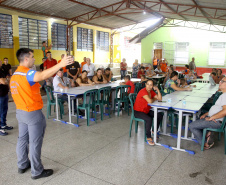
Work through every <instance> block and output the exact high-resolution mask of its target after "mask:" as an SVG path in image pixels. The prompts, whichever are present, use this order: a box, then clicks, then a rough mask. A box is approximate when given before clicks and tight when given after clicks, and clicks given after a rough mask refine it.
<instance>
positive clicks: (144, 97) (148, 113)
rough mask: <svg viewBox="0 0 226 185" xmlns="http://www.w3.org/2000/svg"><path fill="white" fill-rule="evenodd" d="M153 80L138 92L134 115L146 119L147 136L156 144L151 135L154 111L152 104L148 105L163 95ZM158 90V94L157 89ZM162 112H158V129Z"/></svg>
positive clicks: (149, 141)
mask: <svg viewBox="0 0 226 185" xmlns="http://www.w3.org/2000/svg"><path fill="white" fill-rule="evenodd" d="M153 84H154V83H153V81H152V80H148V81H147V83H146V87H145V88H143V89H141V90H140V91H139V93H138V94H137V98H136V101H135V103H134V116H135V117H136V118H140V119H143V120H145V122H146V124H145V130H146V137H147V142H148V144H149V145H155V143H154V141H153V140H152V137H151V131H150V130H151V126H152V121H153V118H154V111H152V110H150V109H151V106H149V105H148V103H153V102H154V101H155V100H159V101H161V100H162V95H161V93H160V91H159V89H158V87H156V86H154V85H153ZM154 90H155V91H157V94H156V93H155V91H154ZM162 117H163V116H162V114H161V113H158V114H157V129H158V128H159V125H160V123H161V121H162Z"/></svg>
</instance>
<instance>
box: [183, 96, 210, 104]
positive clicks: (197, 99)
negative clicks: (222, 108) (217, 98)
mask: <svg viewBox="0 0 226 185" xmlns="http://www.w3.org/2000/svg"><path fill="white" fill-rule="evenodd" d="M208 99H209V98H205V97H197V96H195V97H193V96H186V97H184V98H183V100H185V101H186V102H192V103H206V101H207V100H208Z"/></svg>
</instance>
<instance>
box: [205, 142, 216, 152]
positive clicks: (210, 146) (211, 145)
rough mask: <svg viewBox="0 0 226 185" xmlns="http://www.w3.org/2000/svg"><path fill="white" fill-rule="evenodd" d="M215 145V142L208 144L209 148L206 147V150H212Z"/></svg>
mask: <svg viewBox="0 0 226 185" xmlns="http://www.w3.org/2000/svg"><path fill="white" fill-rule="evenodd" d="M213 145H214V142H213V143H212V144H210V145H209V144H208V146H204V149H205V150H209V149H210V148H212V147H213Z"/></svg>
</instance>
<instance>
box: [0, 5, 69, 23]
mask: <svg viewBox="0 0 226 185" xmlns="http://www.w3.org/2000/svg"><path fill="white" fill-rule="evenodd" d="M0 7H3V8H8V9H12V10H16V11H20V12H25V13H31V14H35V15H43V16H47V17H53V18H58V19H63V20H68V18H66V17H61V16H55V15H50V14H46V13H40V12H34V11H30V10H24V9H22V8H16V7H11V6H8V5H4V4H0Z"/></svg>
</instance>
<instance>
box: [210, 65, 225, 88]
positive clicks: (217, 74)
mask: <svg viewBox="0 0 226 185" xmlns="http://www.w3.org/2000/svg"><path fill="white" fill-rule="evenodd" d="M224 77H225V76H224V75H223V74H222V70H221V69H216V68H213V69H212V72H211V73H210V76H209V78H210V79H209V80H210V81H211V82H212V83H213V84H214V83H215V84H219V82H220V81H221V80H222V79H223V78H224Z"/></svg>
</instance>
